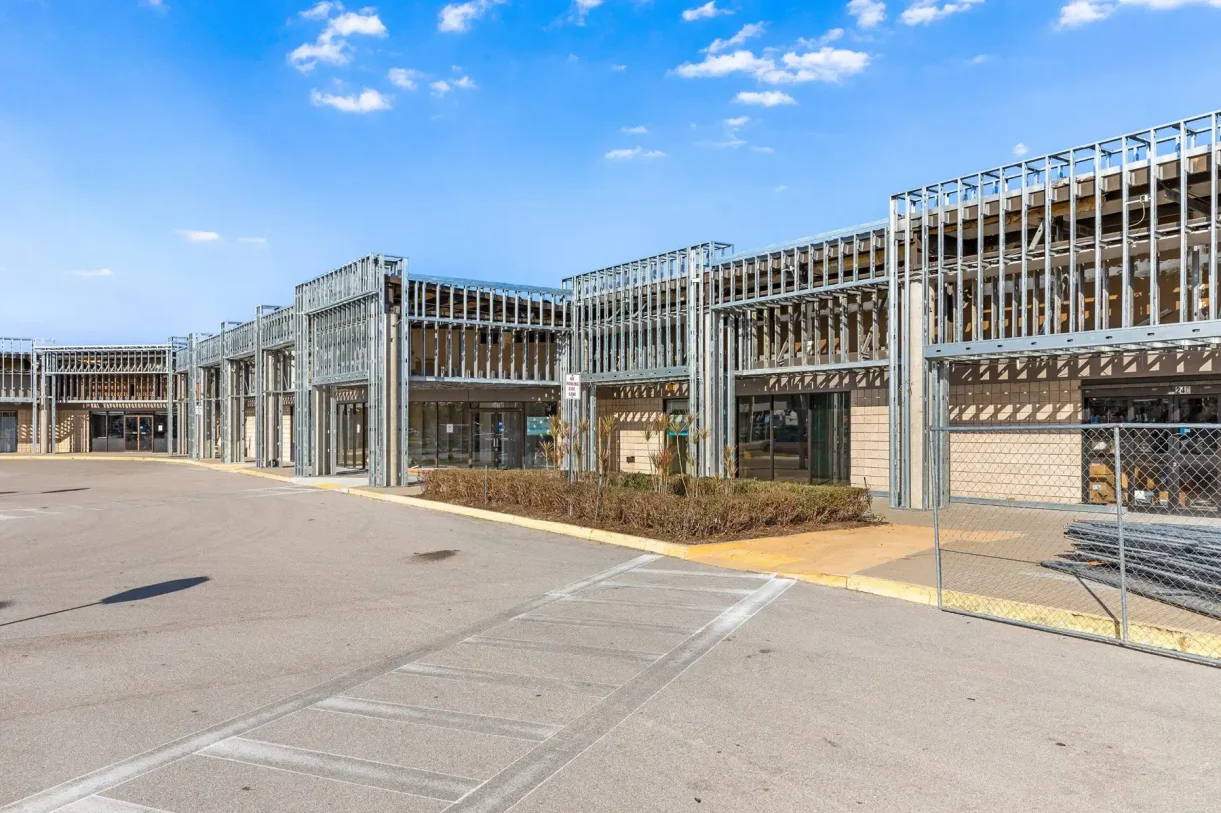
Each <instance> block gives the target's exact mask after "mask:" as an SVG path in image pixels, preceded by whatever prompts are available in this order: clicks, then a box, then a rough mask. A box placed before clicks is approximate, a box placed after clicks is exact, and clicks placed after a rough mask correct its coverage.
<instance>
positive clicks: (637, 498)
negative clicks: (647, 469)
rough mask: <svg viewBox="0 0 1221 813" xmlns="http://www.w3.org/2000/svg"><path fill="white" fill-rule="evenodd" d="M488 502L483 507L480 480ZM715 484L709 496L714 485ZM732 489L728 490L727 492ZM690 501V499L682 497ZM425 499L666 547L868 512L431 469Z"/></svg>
mask: <svg viewBox="0 0 1221 813" xmlns="http://www.w3.org/2000/svg"><path fill="white" fill-rule="evenodd" d="M485 477H486V478H487V502H486V503H485V502H484V478H485ZM714 483H715V484H716V487H715V488H713V487H712V484H714ZM727 483H729V484H731V485H730V487H729V488H727V487H726V484H727ZM687 494H691V496H686V495H687ZM424 497H425V498H426V499H430V500H439V501H442V502H451V503H459V504H462V505H472V506H483V505H487V506H488V507H489V508H496V509H500V510H505V511H509V512H510V513H524V514H529V515H533V516H544V517H549V518H555V519H561V520H564V521H567V522H575V523H577V524H580V525H586V526H591V527H593V526H595V522H594V517H595V515H596V516H597V517H598V521H597V523H596V526H597V527H603V528H619V529H624V530H630V531H633V532H636V533H650V534H654V535H658V536H664V537H666V538H670V539H683V540H691V541H698V540H701V539H711V538H717V537H727V536H742V535H746V534H750V533H755V532H758V531H760V530H764V529H771V530H781V529H783V528H785V527H787V526H796V525H810V524H829V523H834V522H850V521H854V520H858V519H860V518H861V517H862V516H864V515H865V514H866V513H868V511H869V504H870V500H869V492H867V491H866V490H865V489H861V488H849V487H847V486H808V485H800V484H794V483H771V482H763V481H758V480H733V481H724V480H710V479H702V480H699V481H696V480H695V478H690V477H676V478H672V479H671V481H670V482H669V484H668V487H667V488H666V490H665V492H664V493H657V491H656V482H655V481H654V479H653V478H651V477H648V476H644V475H613V476H610V477H608V478H607V482H606V484H605V486H604V487H603V488H602V494H601V501H600V505H599V497H598V486H597V484H596V483H593V482H588V481H582V482H576V483H571V484H570V483H569V482H568V480H567V478H566V477H565V476H564V475H563V474H562V473H557V472H554V471H520V470H517V471H488V472H485V471H483V470H479V469H436V470H433V471H429V472H426V473H425V474H424Z"/></svg>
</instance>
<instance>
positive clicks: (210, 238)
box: [174, 229, 220, 243]
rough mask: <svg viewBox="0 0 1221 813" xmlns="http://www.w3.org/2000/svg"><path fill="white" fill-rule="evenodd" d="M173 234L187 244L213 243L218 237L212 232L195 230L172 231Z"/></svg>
mask: <svg viewBox="0 0 1221 813" xmlns="http://www.w3.org/2000/svg"><path fill="white" fill-rule="evenodd" d="M174 233H175V234H177V235H178V236H179V237H181V238H182V239H183V240H186V241H187V242H188V243H214V242H216V241H217V240H219V239H220V235H219V234H217V233H216V232H214V231H196V230H195V229H174Z"/></svg>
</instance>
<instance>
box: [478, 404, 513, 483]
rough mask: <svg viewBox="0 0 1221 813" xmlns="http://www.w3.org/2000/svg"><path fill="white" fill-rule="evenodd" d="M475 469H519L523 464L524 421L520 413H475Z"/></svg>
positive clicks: (504, 410) (479, 410)
mask: <svg viewBox="0 0 1221 813" xmlns="http://www.w3.org/2000/svg"><path fill="white" fill-rule="evenodd" d="M471 415H472V418H473V420H474V433H473V434H474V449H473V454H472V458H473V460H474V463H475V465H476V466H479V467H487V468H495V469H519V468H521V464H522V441H523V430H524V421H523V419H522V412H521V410H520V409H476V410H473V411H472V413H471Z"/></svg>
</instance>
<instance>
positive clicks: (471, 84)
mask: <svg viewBox="0 0 1221 813" xmlns="http://www.w3.org/2000/svg"><path fill="white" fill-rule="evenodd" d="M428 86H429V87H430V88H432V95H433V96H444V95H445V94H447V93H449V92H450V91H451V90H455V89H461V90H476V89H478V87H479V86H478V85H476V84H475V81H474V80H473V79H471V78H470V77H469V76H461V77H458V78H457V79H438V80H437V81H435V82H430V83H429V85H428Z"/></svg>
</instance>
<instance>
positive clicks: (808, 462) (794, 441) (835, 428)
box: [738, 392, 851, 484]
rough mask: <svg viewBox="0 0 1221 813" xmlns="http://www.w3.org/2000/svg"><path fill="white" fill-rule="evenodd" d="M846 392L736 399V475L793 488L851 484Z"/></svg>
mask: <svg viewBox="0 0 1221 813" xmlns="http://www.w3.org/2000/svg"><path fill="white" fill-rule="evenodd" d="M849 417H850V415H849V406H848V393H846V392H832V393H811V394H800V395H756V396H753V397H747V396H744V397H742V398H739V399H738V476H739V477H748V478H755V479H758V480H782V481H786V482H793V483H815V484H847V483H848V482H849V481H850V479H851V455H850V454H849V437H850V433H849Z"/></svg>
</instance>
